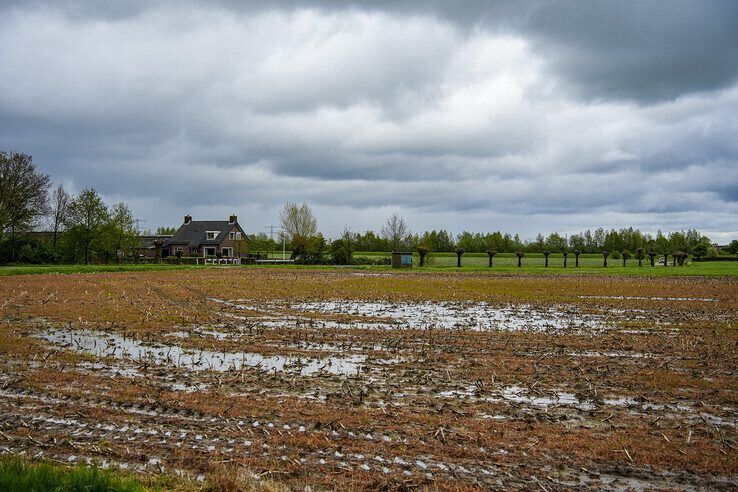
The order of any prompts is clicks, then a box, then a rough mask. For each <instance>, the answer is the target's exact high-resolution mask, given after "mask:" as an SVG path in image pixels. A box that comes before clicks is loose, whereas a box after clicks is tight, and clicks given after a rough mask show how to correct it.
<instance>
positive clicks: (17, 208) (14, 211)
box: [0, 151, 49, 261]
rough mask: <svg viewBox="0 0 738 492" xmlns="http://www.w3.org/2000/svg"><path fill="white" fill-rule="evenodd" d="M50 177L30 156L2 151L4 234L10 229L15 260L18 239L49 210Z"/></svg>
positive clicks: (0, 229) (0, 215)
mask: <svg viewBox="0 0 738 492" xmlns="http://www.w3.org/2000/svg"><path fill="white" fill-rule="evenodd" d="M48 190H49V176H48V175H46V174H43V173H40V172H38V171H37V170H36V164H34V163H33V159H32V158H31V156H30V155H27V154H19V153H17V152H11V153H9V154H8V153H6V152H1V151H0V237H2V235H3V234H4V233H5V232H6V231H10V241H11V261H15V253H16V251H15V240H16V235H17V234H18V233H20V232H25V231H28V230H30V229H31V228H32V227H33V226H34V225H36V222H37V221H38V219H39V218H41V217H43V216H44V215H46V213H47V211H48Z"/></svg>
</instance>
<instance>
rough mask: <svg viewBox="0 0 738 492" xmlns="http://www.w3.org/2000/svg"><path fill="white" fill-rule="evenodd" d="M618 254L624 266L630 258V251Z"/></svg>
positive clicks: (625, 250)
mask: <svg viewBox="0 0 738 492" xmlns="http://www.w3.org/2000/svg"><path fill="white" fill-rule="evenodd" d="M620 254H621V256H622V257H623V266H625V262H626V261H628V258H630V251H628V250H627V249H624V250H623V252H622V253H620Z"/></svg>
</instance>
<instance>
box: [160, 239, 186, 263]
mask: <svg viewBox="0 0 738 492" xmlns="http://www.w3.org/2000/svg"><path fill="white" fill-rule="evenodd" d="M163 246H164V241H163V240H161V239H154V251H155V252H154V260H155V261H158V262H160V263H161V249H162V247H163ZM177 253H179V255H178V256H177V265H179V259H180V258H182V251H181V250H180V251H177Z"/></svg>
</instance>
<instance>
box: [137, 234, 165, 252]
mask: <svg viewBox="0 0 738 492" xmlns="http://www.w3.org/2000/svg"><path fill="white" fill-rule="evenodd" d="M171 238H172V236H171V235H161V234H159V235H144V236H138V239H139V242H140V244H139V247H138V254H139V255H142V256H144V257H146V258H156V241H157V240H158V241H161V242H162V249H161V256H162V258H165V257H167V256H169V248H168V247H167V246H166V244H167V243H168V242H169V240H170V239H171Z"/></svg>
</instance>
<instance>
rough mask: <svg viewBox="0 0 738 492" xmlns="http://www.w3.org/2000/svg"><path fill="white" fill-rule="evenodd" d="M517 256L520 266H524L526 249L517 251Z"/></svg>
mask: <svg viewBox="0 0 738 492" xmlns="http://www.w3.org/2000/svg"><path fill="white" fill-rule="evenodd" d="M515 256H517V257H518V268H520V267H522V266H523V256H525V252H524V251H516V252H515Z"/></svg>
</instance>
